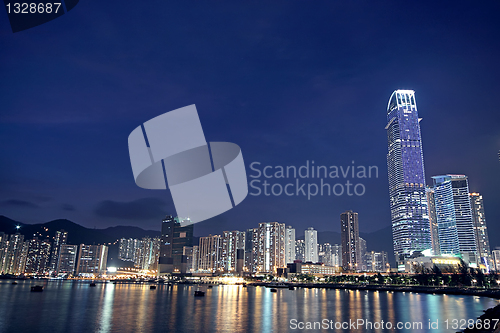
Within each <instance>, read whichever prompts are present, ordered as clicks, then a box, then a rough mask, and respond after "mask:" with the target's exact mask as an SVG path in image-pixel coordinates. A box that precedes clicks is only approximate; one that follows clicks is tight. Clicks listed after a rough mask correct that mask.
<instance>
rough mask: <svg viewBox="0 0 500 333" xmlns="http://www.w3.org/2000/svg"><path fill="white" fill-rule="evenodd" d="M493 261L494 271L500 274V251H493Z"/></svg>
mask: <svg viewBox="0 0 500 333" xmlns="http://www.w3.org/2000/svg"><path fill="white" fill-rule="evenodd" d="M491 259H492V260H493V270H495V271H497V272H500V250H493V251H491Z"/></svg>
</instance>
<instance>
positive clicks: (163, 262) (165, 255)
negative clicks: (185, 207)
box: [158, 215, 194, 275]
mask: <svg viewBox="0 0 500 333" xmlns="http://www.w3.org/2000/svg"><path fill="white" fill-rule="evenodd" d="M182 220H183V219H182V218H179V217H173V216H171V215H167V216H166V217H165V219H164V220H163V222H162V225H161V244H160V259H159V265H158V274H159V275H162V274H166V273H186V272H185V271H184V269H183V267H187V266H186V265H183V264H186V260H187V258H186V256H185V255H183V252H184V250H183V248H184V246H190V247H191V246H193V226H194V225H193V224H190V225H187V226H181V221H182Z"/></svg>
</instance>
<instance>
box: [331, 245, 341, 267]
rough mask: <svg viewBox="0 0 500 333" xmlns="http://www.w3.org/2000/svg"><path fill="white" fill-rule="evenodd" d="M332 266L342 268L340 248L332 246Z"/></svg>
mask: <svg viewBox="0 0 500 333" xmlns="http://www.w3.org/2000/svg"><path fill="white" fill-rule="evenodd" d="M332 266H335V267H342V246H340V245H339V244H333V245H332Z"/></svg>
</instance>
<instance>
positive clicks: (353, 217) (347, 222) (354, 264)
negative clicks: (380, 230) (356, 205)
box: [340, 210, 361, 271]
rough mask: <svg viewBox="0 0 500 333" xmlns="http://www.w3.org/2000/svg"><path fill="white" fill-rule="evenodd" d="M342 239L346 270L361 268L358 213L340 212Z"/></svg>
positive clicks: (343, 261)
mask: <svg viewBox="0 0 500 333" xmlns="http://www.w3.org/2000/svg"><path fill="white" fill-rule="evenodd" d="M340 223H341V230H340V237H341V239H342V268H344V270H345V271H358V270H361V252H360V250H361V249H360V241H359V226H358V213H356V212H353V211H352V210H348V211H346V212H344V213H342V214H340Z"/></svg>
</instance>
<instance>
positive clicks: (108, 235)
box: [0, 215, 160, 244]
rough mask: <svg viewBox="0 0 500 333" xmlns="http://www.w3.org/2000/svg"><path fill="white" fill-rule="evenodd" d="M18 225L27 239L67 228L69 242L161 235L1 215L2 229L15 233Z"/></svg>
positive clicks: (91, 242) (105, 241) (131, 229)
mask: <svg viewBox="0 0 500 333" xmlns="http://www.w3.org/2000/svg"><path fill="white" fill-rule="evenodd" d="M17 225H19V226H20V227H21V228H20V229H19V230H18V231H19V233H21V234H22V235H24V237H25V238H26V239H31V238H33V237H34V236H38V237H39V238H52V237H54V235H55V232H56V231H57V230H65V231H67V232H68V244H109V243H114V242H116V241H117V240H119V239H120V238H143V237H145V236H150V237H156V236H160V232H159V231H153V230H143V229H141V228H139V227H129V226H117V227H111V228H106V229H90V228H85V227H82V226H81V225H79V224H77V223H75V222H72V221H69V220H65V219H60V220H54V221H50V222H46V223H38V224H27V223H22V222H18V221H15V220H12V219H9V218H8V217H5V216H1V215H0V231H3V232H5V233H6V234H13V233H15V232H16V231H17V230H16V226H17Z"/></svg>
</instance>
